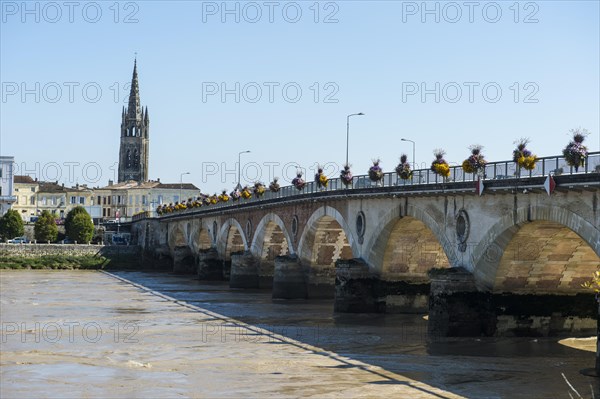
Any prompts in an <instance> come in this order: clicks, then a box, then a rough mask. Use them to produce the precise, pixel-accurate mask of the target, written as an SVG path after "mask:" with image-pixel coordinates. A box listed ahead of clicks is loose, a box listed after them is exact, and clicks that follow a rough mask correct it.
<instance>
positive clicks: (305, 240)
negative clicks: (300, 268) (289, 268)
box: [297, 206, 360, 263]
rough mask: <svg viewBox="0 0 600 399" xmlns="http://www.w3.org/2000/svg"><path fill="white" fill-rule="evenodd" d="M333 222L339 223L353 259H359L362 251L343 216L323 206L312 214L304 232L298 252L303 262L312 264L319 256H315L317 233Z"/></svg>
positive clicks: (340, 230)
mask: <svg viewBox="0 0 600 399" xmlns="http://www.w3.org/2000/svg"><path fill="white" fill-rule="evenodd" d="M331 222H335V223H333V224H336V223H337V225H338V226H339V232H341V233H343V234H344V236H345V238H346V240H347V242H348V247H349V248H350V251H351V257H353V258H354V257H359V254H360V249H359V247H358V244H357V240H355V239H354V236H353V234H352V230H351V229H350V226H349V225H348V223H347V222H346V220H345V219H344V217H343V216H342V214H341V213H340V212H339V211H338V210H337V209H335V208H333V207H331V206H323V207H320V208H319V209H317V210H316V211H314V212H313V213H312V215H311V216H310V218H308V221H307V222H306V225H305V226H304V229H303V230H302V235H301V236H300V241H299V242H298V250H297V252H298V256H299V258H300V259H301V260H303V261H304V262H308V263H312V261H313V260H314V258H315V255H318V254H315V249H316V248H315V246H316V245H317V244H318V243H319V242H318V240H317V237H316V236H317V233H318V232H319V230H321V229H323V228H325V224H332V223H331ZM340 252H341V251H340Z"/></svg>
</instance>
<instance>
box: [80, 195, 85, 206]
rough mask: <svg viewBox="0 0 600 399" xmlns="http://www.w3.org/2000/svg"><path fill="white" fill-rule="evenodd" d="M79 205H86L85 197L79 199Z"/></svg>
mask: <svg viewBox="0 0 600 399" xmlns="http://www.w3.org/2000/svg"><path fill="white" fill-rule="evenodd" d="M79 204H80V205H85V197H79Z"/></svg>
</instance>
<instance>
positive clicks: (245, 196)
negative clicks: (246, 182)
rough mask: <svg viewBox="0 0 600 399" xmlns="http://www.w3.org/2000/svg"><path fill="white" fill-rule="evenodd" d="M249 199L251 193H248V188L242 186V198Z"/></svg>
mask: <svg viewBox="0 0 600 399" xmlns="http://www.w3.org/2000/svg"><path fill="white" fill-rule="evenodd" d="M251 197H252V192H250V188H248V186H244V188H243V189H242V198H243V199H250V198H251Z"/></svg>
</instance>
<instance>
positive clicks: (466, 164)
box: [462, 144, 487, 173]
mask: <svg viewBox="0 0 600 399" xmlns="http://www.w3.org/2000/svg"><path fill="white" fill-rule="evenodd" d="M482 149H483V146H481V145H479V144H475V145H472V146H469V150H471V155H470V156H469V158H467V159H465V160H464V161H463V163H462V168H463V170H464V171H465V173H478V172H480V171H483V170H484V169H485V164H486V163H487V161H486V160H485V159H484V157H483V154H482V153H481V150H482Z"/></svg>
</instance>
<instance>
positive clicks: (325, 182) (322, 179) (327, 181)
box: [319, 174, 329, 187]
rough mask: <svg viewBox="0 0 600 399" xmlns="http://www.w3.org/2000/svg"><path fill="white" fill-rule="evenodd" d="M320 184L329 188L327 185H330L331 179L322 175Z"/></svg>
mask: <svg viewBox="0 0 600 399" xmlns="http://www.w3.org/2000/svg"><path fill="white" fill-rule="evenodd" d="M319 182H320V183H321V185H323V187H327V183H329V179H328V178H327V176H325V175H324V174H321V176H319Z"/></svg>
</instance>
